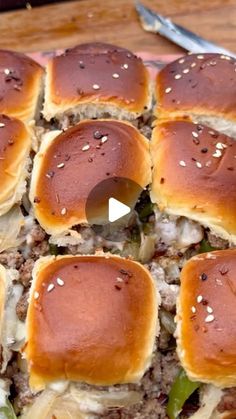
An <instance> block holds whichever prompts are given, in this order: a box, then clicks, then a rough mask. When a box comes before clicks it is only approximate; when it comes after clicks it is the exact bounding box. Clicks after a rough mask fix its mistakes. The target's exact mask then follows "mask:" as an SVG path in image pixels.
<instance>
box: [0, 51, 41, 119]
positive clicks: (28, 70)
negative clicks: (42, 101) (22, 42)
mask: <svg viewBox="0 0 236 419" xmlns="http://www.w3.org/2000/svg"><path fill="white" fill-rule="evenodd" d="M42 75H43V68H42V67H41V66H40V65H39V64H38V63H36V62H35V61H33V60H32V59H31V58H29V57H27V56H26V55H24V54H20V53H19V52H13V51H6V50H0V112H1V113H4V114H7V115H10V116H14V117H16V118H19V119H22V120H24V121H26V120H29V119H32V118H33V117H34V114H35V109H36V105H37V101H38V95H39V93H40V90H41V77H42Z"/></svg>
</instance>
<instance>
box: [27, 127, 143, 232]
mask: <svg viewBox="0 0 236 419" xmlns="http://www.w3.org/2000/svg"><path fill="white" fill-rule="evenodd" d="M57 133H58V132H57ZM52 134H53V133H50V136H51V135H52ZM114 177H115V178H114ZM116 177H123V178H127V179H129V180H131V181H134V182H135V185H134V187H132V188H131V189H130V187H128V186H129V185H128V186H127V188H125V187H124V185H122V187H119V183H117V182H116ZM108 179H111V181H110V182H108V183H106V184H105V183H103V184H102V187H101V190H100V191H99V193H98V194H96V196H95V195H94V202H92V211H91V214H90V220H89V222H91V223H93V224H104V223H106V222H107V217H106V213H107V199H108V196H115V198H116V199H120V200H121V201H122V202H125V203H126V205H129V206H131V207H134V206H135V203H136V201H137V199H138V196H139V194H140V187H142V188H144V187H145V186H147V185H148V184H149V183H150V181H151V163H150V156H149V142H148V140H147V139H146V138H145V137H144V136H142V135H141V134H140V133H139V132H138V131H137V130H136V128H134V127H133V126H132V125H129V124H128V123H124V122H119V121H114V120H96V121H91V120H86V121H82V122H80V123H79V124H78V125H76V126H74V127H72V128H70V129H68V130H67V131H65V132H63V133H61V134H60V135H58V136H56V137H55V134H54V138H53V137H52V136H51V138H45V140H44V141H43V142H42V145H41V148H40V150H39V152H38V154H37V155H36V158H35V160H34V167H33V173H32V183H31V191H30V199H31V202H32V204H33V207H34V212H35V217H36V218H37V220H38V221H39V223H40V224H41V225H42V227H43V228H44V229H45V230H46V232H47V233H48V234H53V235H56V234H60V233H63V232H65V231H67V229H69V228H71V227H72V226H73V225H76V224H81V223H87V222H88V220H87V216H86V203H87V200H88V197H89V196H90V192H91V191H92V190H93V188H94V187H95V186H96V185H97V184H99V182H101V181H105V180H108ZM138 185H140V187H138ZM114 194H115V195H114Z"/></svg>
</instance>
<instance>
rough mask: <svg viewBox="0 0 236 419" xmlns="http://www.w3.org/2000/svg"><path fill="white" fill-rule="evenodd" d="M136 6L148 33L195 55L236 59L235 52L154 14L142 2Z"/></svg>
mask: <svg viewBox="0 0 236 419" xmlns="http://www.w3.org/2000/svg"><path fill="white" fill-rule="evenodd" d="M135 6H136V11H137V13H138V15H139V17H140V20H141V24H142V26H143V28H144V29H145V30H146V31H148V32H154V33H159V34H160V35H162V36H164V37H165V38H167V39H169V40H170V41H172V42H174V43H175V44H177V45H179V46H181V47H182V48H184V49H186V50H187V51H190V52H193V53H200V52H216V53H219V54H223V55H230V56H231V57H234V58H236V55H235V54H234V53H233V52H231V51H228V50H227V49H225V48H222V47H220V46H219V45H216V44H214V43H212V42H209V41H207V40H206V39H204V38H202V37H200V36H198V35H197V34H195V33H194V32H191V31H189V30H188V29H185V28H184V27H182V26H180V25H177V24H175V23H173V22H172V21H171V20H170V19H168V18H165V17H164V16H162V15H160V14H158V13H155V12H153V11H152V10H151V9H149V8H148V7H146V6H143V5H142V4H141V3H140V2H136V5H135Z"/></svg>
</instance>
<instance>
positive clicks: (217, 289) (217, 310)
mask: <svg viewBox="0 0 236 419" xmlns="http://www.w3.org/2000/svg"><path fill="white" fill-rule="evenodd" d="M235 269H236V250H235V249H234V250H232V249H231V250H220V251H216V252H211V253H204V254H201V255H199V256H195V257H193V258H192V259H190V260H189V261H188V262H187V263H186V264H185V266H184V268H183V270H182V272H181V278H180V280H181V289H180V296H179V300H178V304H177V316H176V319H177V333H176V335H177V352H178V355H179V358H180V361H181V364H182V366H183V367H184V369H185V370H186V372H187V374H188V376H189V378H190V379H191V380H197V381H200V382H203V383H211V384H213V385H215V386H217V387H222V388H224V387H234V386H236V310H235V292H236V291H235V290H236V276H235Z"/></svg>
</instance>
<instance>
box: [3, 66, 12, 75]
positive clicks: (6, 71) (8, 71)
mask: <svg viewBox="0 0 236 419" xmlns="http://www.w3.org/2000/svg"><path fill="white" fill-rule="evenodd" d="M10 72H11V71H10V70H9V68H5V69H4V73H5V74H6V75H7V76H8V75H9V74H10Z"/></svg>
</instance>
